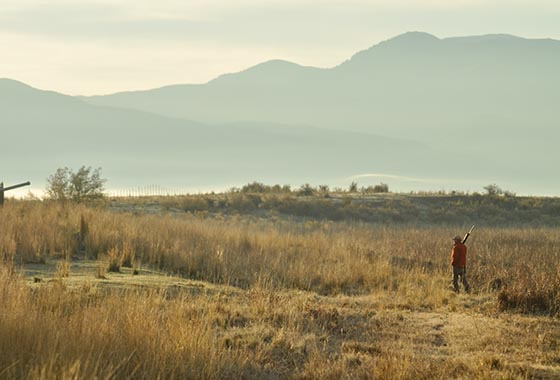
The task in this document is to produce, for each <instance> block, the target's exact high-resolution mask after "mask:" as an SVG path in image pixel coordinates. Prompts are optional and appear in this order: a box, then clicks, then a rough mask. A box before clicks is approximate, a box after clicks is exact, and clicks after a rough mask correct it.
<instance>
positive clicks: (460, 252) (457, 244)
mask: <svg viewBox="0 0 560 380" xmlns="http://www.w3.org/2000/svg"><path fill="white" fill-rule="evenodd" d="M453 242H454V244H453V250H452V251H451V265H452V266H453V289H454V290H455V292H457V293H458V292H459V277H461V282H462V283H463V287H464V288H465V291H466V292H467V293H468V292H469V291H470V290H471V287H470V286H469V283H468V282H467V246H466V245H465V244H463V243H462V239H461V237H460V236H455V237H454V238H453Z"/></svg>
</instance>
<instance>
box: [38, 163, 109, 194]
mask: <svg viewBox="0 0 560 380" xmlns="http://www.w3.org/2000/svg"><path fill="white" fill-rule="evenodd" d="M105 182H107V180H106V179H103V178H101V168H97V169H94V170H92V168H91V167H85V166H82V167H81V168H80V169H79V170H78V171H77V172H73V171H72V170H71V169H68V168H67V167H64V168H59V169H57V171H56V173H54V174H53V175H51V176H49V177H48V178H47V188H46V193H47V196H48V197H49V198H51V199H54V200H61V201H66V200H71V201H74V202H84V201H93V200H98V199H102V198H103V197H104V194H103V191H104V190H105Z"/></svg>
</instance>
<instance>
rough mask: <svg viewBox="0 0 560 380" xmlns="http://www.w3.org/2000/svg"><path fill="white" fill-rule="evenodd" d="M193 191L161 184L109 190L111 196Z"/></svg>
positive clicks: (157, 195) (164, 194)
mask: <svg viewBox="0 0 560 380" xmlns="http://www.w3.org/2000/svg"><path fill="white" fill-rule="evenodd" d="M191 192H192V191H189V190H188V189H184V188H175V187H166V186H161V185H146V186H136V187H131V188H127V189H114V190H109V191H107V195H108V196H109V197H129V198H131V197H137V198H139V197H163V196H177V195H185V194H189V193H191Z"/></svg>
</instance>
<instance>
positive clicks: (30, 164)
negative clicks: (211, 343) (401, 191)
mask: <svg viewBox="0 0 560 380" xmlns="http://www.w3.org/2000/svg"><path fill="white" fill-rule="evenodd" d="M0 97H1V98H2V99H8V101H6V102H2V103H1V104H0V115H1V116H0V118H1V121H2V125H4V126H5V128H3V136H2V139H1V140H0V159H1V160H2V162H5V163H8V162H9V163H10V164H9V165H6V166H3V168H2V180H3V181H4V182H5V183H11V182H16V181H20V180H21V178H22V177H23V178H25V179H29V180H31V182H33V183H34V184H36V185H37V184H39V183H44V180H45V178H46V177H47V176H48V175H49V174H52V173H53V172H54V171H55V170H56V169H57V168H58V167H64V166H71V167H72V166H73V167H75V168H76V167H79V166H81V165H91V166H93V167H98V166H101V167H103V169H104V170H103V171H104V174H105V176H106V177H107V178H108V179H109V183H110V185H111V186H113V187H119V186H132V185H140V184H142V183H141V182H140V181H146V182H147V183H159V184H162V185H167V186H191V187H196V186H204V185H206V186H222V187H224V188H225V187H228V186H232V185H235V184H239V183H247V182H249V181H252V180H255V179H259V180H269V181H272V180H274V181H281V182H284V183H291V182H295V183H298V182H299V181H300V179H301V178H308V179H311V180H314V181H321V179H327V180H328V179H332V178H338V177H347V176H349V175H352V174H355V173H361V172H380V173H384V172H394V171H398V172H405V173H407V172H408V173H412V172H425V173H432V174H438V175H441V176H444V175H445V169H444V168H442V169H441V170H440V169H439V168H438V166H437V165H436V163H437V162H438V159H439V154H438V153H437V152H436V151H434V150H432V149H429V148H428V147H426V146H425V145H422V144H418V143H416V142H414V141H410V140H405V139H396V138H388V137H382V136H377V135H371V134H366V133H359V132H342V131H336V130H326V129H319V128H313V127H306V126H297V127H294V126H292V127H287V126H284V125H277V124H270V123H269V124H266V123H260V124H247V123H242V124H229V125H209V124H203V123H198V122H193V121H189V120H185V119H177V118H171V117H164V116H160V115H156V114H152V113H148V112H144V111H138V110H131V109H119V108H113V107H105V106H94V105H91V104H89V103H87V102H85V101H83V100H80V99H77V98H73V97H70V96H65V95H62V94H57V93H53V92H49V91H41V90H37V89H34V88H32V87H29V86H26V85H25V84H22V83H19V82H16V81H10V80H6V79H4V80H1V81H0ZM411 157H416V158H415V159H414V161H413V162H411ZM139 182H140V183H139Z"/></svg>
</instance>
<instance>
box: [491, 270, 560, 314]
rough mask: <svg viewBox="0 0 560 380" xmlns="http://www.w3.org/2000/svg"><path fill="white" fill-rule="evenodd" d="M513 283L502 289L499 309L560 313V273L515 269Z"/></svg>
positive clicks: (498, 302) (498, 301)
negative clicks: (559, 274)
mask: <svg viewBox="0 0 560 380" xmlns="http://www.w3.org/2000/svg"><path fill="white" fill-rule="evenodd" d="M513 277H514V280H513V281H512V282H513V284H512V285H509V286H507V287H505V288H504V289H503V290H501V291H500V293H499V294H498V298H497V304H498V309H499V310H502V311H505V310H514V311H519V312H523V313H539V314H548V315H551V316H554V315H558V314H559V313H560V278H558V273H552V274H546V273H542V272H541V273H535V270H534V269H532V268H530V267H526V268H523V269H522V270H517V271H515V276H513Z"/></svg>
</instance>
